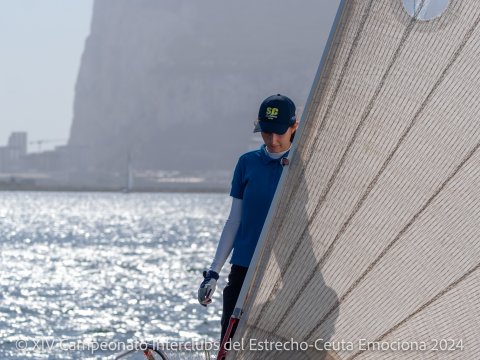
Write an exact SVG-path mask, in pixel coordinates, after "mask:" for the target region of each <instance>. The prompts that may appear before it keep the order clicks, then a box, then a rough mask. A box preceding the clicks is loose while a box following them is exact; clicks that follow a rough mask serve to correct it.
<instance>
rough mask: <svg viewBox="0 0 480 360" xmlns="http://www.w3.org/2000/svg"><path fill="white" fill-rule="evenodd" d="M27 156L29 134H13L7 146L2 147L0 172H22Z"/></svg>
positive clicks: (0, 151)
mask: <svg viewBox="0 0 480 360" xmlns="http://www.w3.org/2000/svg"><path fill="white" fill-rule="evenodd" d="M26 155H27V133H26V132H23V131H21V132H20V131H18V132H13V133H12V134H10V137H9V138H8V144H7V146H2V147H0V172H16V171H22V170H23V168H24V160H25V156H26Z"/></svg>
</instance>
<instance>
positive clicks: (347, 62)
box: [256, 0, 374, 323]
mask: <svg viewBox="0 0 480 360" xmlns="http://www.w3.org/2000/svg"><path fill="white" fill-rule="evenodd" d="M373 2H374V1H373V0H372V1H370V3H369V5H368V6H367V7H366V9H365V12H364V13H363V15H362V21H361V23H360V26H359V29H358V31H357V33H356V34H355V39H354V41H353V42H352V46H351V48H350V51H349V54H348V56H347V59H346V60H345V63H344V64H343V67H342V70H341V73H340V79H339V81H338V83H337V86H336V88H335V91H334V93H333V95H332V97H331V98H330V101H329V105H328V107H327V111H326V113H325V115H324V117H323V119H322V122H321V123H320V125H319V127H318V129H317V134H316V136H315V139H314V142H313V146H312V148H315V146H316V144H317V142H318V139H319V138H320V137H319V133H320V132H321V131H322V130H323V128H324V124H325V123H326V119H327V118H328V116H329V114H330V111H331V109H332V108H333V104H334V103H335V101H336V98H337V95H338V92H339V90H340V87H341V85H342V84H343V80H344V78H345V76H346V73H347V70H348V67H349V65H350V62H351V59H352V58H353V57H354V53H355V51H356V49H357V48H358V43H359V42H360V38H361V36H362V35H363V33H364V28H365V24H366V23H367V20H368V17H369V15H370V10H371V8H372V6H373ZM318 86H321V82H320V81H319V85H318ZM317 106H318V104H317ZM316 112H317V110H315V111H313V114H315V113H316ZM307 158H308V157H307ZM305 169H306V165H304V166H303V167H302V170H301V173H300V174H299V176H300V177H303V176H304V173H305ZM298 190H299V187H295V188H294V189H293V191H292V193H291V197H294V196H295V195H296V193H297V191H298ZM282 227H283V226H282V225H280V226H278V227H277V230H276V232H275V234H272V237H271V238H273V239H275V238H276V237H277V236H278V234H279V232H280V230H281V229H282ZM308 227H309V224H307V225H306V228H305V229H308ZM303 234H305V230H304V232H303V233H302V236H301V237H300V238H299V239H298V241H297V242H296V243H295V246H294V247H293V250H292V252H291V254H290V255H289V257H288V259H287V262H286V265H285V267H284V269H283V270H282V271H281V273H280V277H279V279H278V280H277V281H276V282H275V284H274V286H273V288H272V291H271V293H270V296H269V298H270V299H271V298H272V297H274V296H275V294H276V293H277V292H278V290H279V289H280V283H281V279H282V278H283V277H284V276H285V274H286V272H287V270H288V268H289V267H290V265H291V263H292V261H293V258H294V257H295V254H296V253H297V251H298V249H299V248H300V245H301V239H302V237H303ZM269 303H270V300H267V302H265V303H264V305H263V307H262V309H261V310H260V313H259V315H258V318H257V321H256V323H259V322H260V321H261V319H262V318H263V316H264V315H265V312H266V310H267V309H268V306H269Z"/></svg>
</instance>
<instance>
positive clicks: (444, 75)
mask: <svg viewBox="0 0 480 360" xmlns="http://www.w3.org/2000/svg"><path fill="white" fill-rule="evenodd" d="M479 22H480V18H479V19H478V20H477V21H476V22H475V24H474V25H473V26H472V28H470V29H469V31H468V32H467V35H466V36H465V37H464V39H463V41H462V43H461V44H460V46H459V48H458V49H457V50H456V52H455V53H454V55H453V58H452V60H451V61H450V62H449V64H448V65H447V67H446V68H445V70H444V71H443V73H442V75H441V76H440V78H439V80H438V81H437V83H436V84H435V86H434V87H433V89H432V90H431V91H430V93H429V95H428V96H427V98H426V99H425V101H424V102H423V103H422V106H421V107H420V109H419V111H418V112H417V114H416V115H415V117H414V120H413V121H412V123H411V124H410V125H409V127H408V128H407V130H406V131H405V132H404V134H402V137H401V138H400V140H399V142H398V143H397V145H396V147H395V148H394V150H393V152H392V153H391V154H390V155H389V157H388V158H387V160H386V161H385V163H384V164H383V166H382V168H381V169H380V171H379V172H378V173H377V175H376V176H375V178H374V179H373V180H372V182H371V183H370V184H369V186H368V187H367V191H366V192H365V193H364V195H363V196H362V198H361V199H360V200H359V201H358V202H357V204H356V205H355V208H354V210H353V212H352V214H351V215H350V216H349V218H348V219H347V220H346V222H345V223H344V224H343V226H342V228H341V230H340V231H339V233H338V234H337V235H336V236H335V239H334V241H333V242H332V244H334V243H335V242H336V241H337V240H338V238H339V237H341V236H342V235H343V234H344V233H345V231H346V228H347V227H348V225H349V223H350V221H351V220H352V219H353V217H354V216H355V215H356V214H357V213H358V211H359V210H360V208H361V207H362V205H363V203H364V201H365V200H366V198H367V197H368V195H369V194H370V193H371V191H372V190H373V188H374V186H375V185H376V183H377V182H378V180H379V178H380V176H381V175H382V173H383V171H384V170H385V169H386V167H387V166H388V165H389V162H390V161H391V159H392V158H393V156H394V154H395V153H396V152H397V150H398V149H399V147H400V145H401V142H402V141H403V140H404V139H405V138H406V136H407V135H408V132H409V131H410V130H411V128H412V127H413V126H414V122H416V120H417V119H418V116H419V115H420V113H421V112H422V111H423V109H424V108H425V106H426V103H427V102H428V101H429V100H430V98H431V96H432V95H433V93H434V92H435V91H436V89H437V88H438V86H439V85H440V83H441V82H442V81H443V80H444V78H445V77H446V74H447V72H448V70H449V69H450V68H451V66H452V65H453V64H454V63H455V61H456V60H457V59H458V57H459V56H460V53H461V51H462V50H463V48H464V47H465V45H466V44H467V42H468V40H469V39H470V37H471V36H472V34H473V32H474V30H475V28H476V27H477V26H478V24H479ZM479 147H480V143H479V144H477V145H476V146H475V147H474V148H473V150H472V151H471V152H470V153H469V154H468V155H467V157H466V158H465V159H464V160H463V161H462V162H461V163H460V165H459V166H458V167H457V168H456V169H455V171H454V172H453V173H452V174H451V175H450V176H449V177H448V178H447V180H446V181H445V182H444V183H443V184H442V185H441V186H440V188H438V189H437V191H436V192H435V193H434V195H433V196H432V197H431V198H430V199H429V200H428V201H427V202H426V204H425V205H424V207H422V208H421V209H420V211H419V212H418V213H417V214H415V216H414V217H413V218H412V220H411V221H410V222H409V223H408V224H407V225H406V226H405V227H404V228H403V229H402V230H401V231H400V233H399V234H398V235H397V236H396V237H395V239H394V240H393V241H392V242H391V243H390V244H389V245H388V246H387V247H386V248H385V249H384V250H383V251H382V253H381V254H380V255H379V257H377V259H376V260H375V261H374V262H373V263H372V264H370V266H369V267H368V268H367V270H366V271H365V272H364V273H363V274H362V275H361V276H360V278H358V279H357V280H356V281H355V282H354V283H353V284H352V286H351V287H350V288H349V289H348V290H347V292H346V293H345V294H344V295H343V296H342V297H341V298H340V299H339V300H337V302H336V303H335V305H334V306H333V307H332V308H331V309H330V310H329V311H328V312H327V313H326V315H325V316H324V317H323V318H322V320H320V322H319V323H318V324H317V325H316V326H315V327H314V328H313V329H312V331H310V332H309V334H308V335H307V337H306V338H307V339H308V338H309V337H310V336H311V335H312V334H313V333H314V331H315V330H317V329H318V328H319V327H320V326H321V325H322V323H323V322H324V321H325V320H326V319H327V318H328V317H329V316H330V315H331V314H333V312H334V311H335V310H336V309H337V308H338V307H339V306H340V304H341V303H342V302H343V301H344V300H345V299H346V297H347V296H348V295H349V294H350V293H351V292H352V291H353V290H354V289H355V287H356V286H358V285H359V284H360V282H361V281H362V280H363V279H364V278H365V277H366V276H367V274H368V273H369V272H370V271H371V270H372V269H373V267H374V266H376V264H377V263H378V262H379V261H380V259H381V257H383V256H384V255H385V254H386V253H387V252H388V251H389V250H390V248H391V247H392V246H393V245H394V243H396V242H397V240H398V239H399V238H400V236H401V235H403V233H404V232H405V231H406V230H407V229H408V227H409V226H411V225H412V224H413V221H414V220H415V219H416V218H417V216H418V215H420V214H421V213H422V212H423V211H424V210H425V209H426V207H427V206H428V205H429V204H430V203H431V201H433V199H434V198H435V197H436V196H437V195H438V194H439V193H440V191H441V190H443V188H444V187H445V186H446V185H447V183H448V182H449V181H450V180H451V179H452V178H453V177H454V176H455V175H456V174H457V173H458V172H459V171H460V170H461V168H462V167H463V165H464V164H465V163H466V162H467V161H468V160H469V159H470V158H471V157H472V156H473V155H474V153H475V152H476V151H477V150H478V148H479ZM329 249H330V248H329ZM332 251H333V249H332ZM327 252H328V250H327ZM324 257H325V256H324ZM324 257H322V259H321V260H320V262H322V261H324ZM313 275H314V273H313ZM312 279H313V277H312Z"/></svg>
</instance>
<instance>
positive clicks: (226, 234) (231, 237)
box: [209, 146, 290, 273]
mask: <svg viewBox="0 0 480 360" xmlns="http://www.w3.org/2000/svg"><path fill="white" fill-rule="evenodd" d="M263 149H264V151H265V153H266V154H267V155H268V156H270V157H271V158H272V159H280V158H281V157H283V155H285V153H286V152H287V151H288V150H290V149H288V150H286V151H283V152H280V153H269V152H268V150H267V147H266V146H264V147H263ZM242 206H243V200H242V199H237V198H234V197H232V207H231V209H230V214H229V215H228V218H227V221H226V222H225V226H224V227H223V231H222V235H221V236H220V240H219V242H218V246H217V251H216V252H215V257H214V258H213V261H212V264H211V265H210V269H209V270H212V271H215V272H216V273H220V271H221V270H222V268H223V265H225V262H226V261H227V259H228V256H229V255H230V252H231V251H232V249H233V243H234V241H235V236H236V235H237V231H238V228H239V227H240V222H241V219H242Z"/></svg>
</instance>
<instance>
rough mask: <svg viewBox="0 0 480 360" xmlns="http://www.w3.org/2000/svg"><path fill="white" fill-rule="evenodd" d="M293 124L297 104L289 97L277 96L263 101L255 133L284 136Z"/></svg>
mask: <svg viewBox="0 0 480 360" xmlns="http://www.w3.org/2000/svg"><path fill="white" fill-rule="evenodd" d="M293 124H295V104H294V103H293V101H292V100H291V99H290V98H288V97H287V96H284V95H280V94H277V95H272V96H269V97H268V98H266V99H265V100H263V102H262V105H260V110H259V111H258V121H257V122H256V124H255V129H254V130H253V132H260V131H263V132H268V133H275V134H279V135H283V134H285V132H286V131H287V129H288V128H289V127H290V126H292V125H293Z"/></svg>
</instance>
